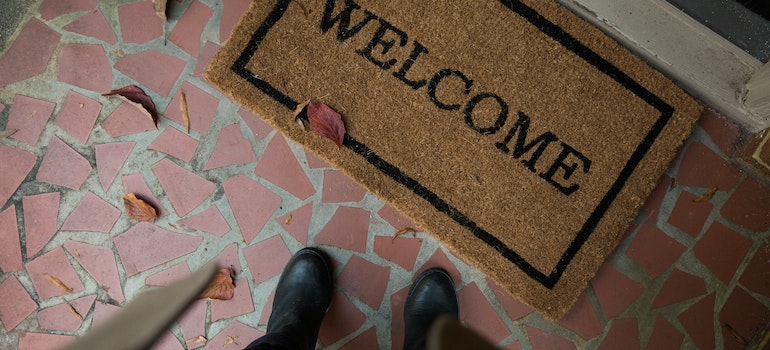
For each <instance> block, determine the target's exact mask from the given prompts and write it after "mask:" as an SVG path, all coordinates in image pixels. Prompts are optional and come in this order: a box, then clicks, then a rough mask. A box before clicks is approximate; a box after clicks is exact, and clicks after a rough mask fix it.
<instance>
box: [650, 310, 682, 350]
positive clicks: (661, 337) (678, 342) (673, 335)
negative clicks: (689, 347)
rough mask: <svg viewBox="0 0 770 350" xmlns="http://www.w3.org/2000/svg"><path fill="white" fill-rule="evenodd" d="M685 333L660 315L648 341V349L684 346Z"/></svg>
mask: <svg viewBox="0 0 770 350" xmlns="http://www.w3.org/2000/svg"><path fill="white" fill-rule="evenodd" d="M683 340H684V335H683V334H682V333H681V332H679V330H677V329H676V328H674V326H672V325H671V323H669V322H668V321H667V320H666V319H665V318H664V317H663V316H662V315H658V319H657V320H656V321H655V328H653V330H652V336H651V337H650V341H649V342H648V343H647V349H650V350H654V349H679V348H680V347H681V346H682V341H683Z"/></svg>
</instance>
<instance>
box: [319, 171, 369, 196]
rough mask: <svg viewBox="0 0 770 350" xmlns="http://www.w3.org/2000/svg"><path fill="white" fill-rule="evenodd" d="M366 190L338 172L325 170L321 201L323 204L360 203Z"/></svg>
mask: <svg viewBox="0 0 770 350" xmlns="http://www.w3.org/2000/svg"><path fill="white" fill-rule="evenodd" d="M365 195H366V189H364V188H363V187H361V185H359V184H358V183H356V182H355V181H353V179H351V178H350V177H348V176H347V175H345V174H344V173H343V172H341V171H339V170H325V171H324V184H323V196H322V199H321V200H322V201H323V202H324V203H343V202H360V201H361V200H362V199H364V196H365Z"/></svg>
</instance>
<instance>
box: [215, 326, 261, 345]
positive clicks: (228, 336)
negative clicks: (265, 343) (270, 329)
mask: <svg viewBox="0 0 770 350" xmlns="http://www.w3.org/2000/svg"><path fill="white" fill-rule="evenodd" d="M263 335H265V333H264V332H262V331H258V330H256V329H254V328H251V327H249V326H247V325H245V324H243V323H241V322H239V321H233V322H231V323H230V324H229V325H228V326H227V327H225V329H223V330H222V331H221V332H219V333H217V335H216V336H214V337H213V338H209V341H208V342H207V343H206V350H220V349H222V350H241V349H243V348H245V347H246V346H247V345H249V343H251V342H252V341H254V340H256V339H257V338H259V337H261V336H263ZM207 338H208V337H207Z"/></svg>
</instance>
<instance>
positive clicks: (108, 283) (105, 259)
mask: <svg viewBox="0 0 770 350" xmlns="http://www.w3.org/2000/svg"><path fill="white" fill-rule="evenodd" d="M64 248H66V249H67V251H68V252H69V253H70V255H72V256H73V257H75V260H77V261H78V263H79V264H80V265H81V266H83V268H84V269H86V271H88V273H89V274H90V275H91V277H93V278H94V280H96V283H98V284H99V285H100V286H104V287H106V288H105V289H106V291H107V294H108V295H109V296H110V298H112V299H113V300H115V301H116V302H118V303H119V304H122V303H123V301H125V296H124V295H123V286H122V285H121V283H120V274H119V273H118V267H117V263H116V261H115V253H113V251H112V249H110V248H107V247H102V246H97V245H92V244H87V243H81V242H76V241H72V240H68V241H67V242H64Z"/></svg>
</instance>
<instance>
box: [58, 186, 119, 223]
mask: <svg viewBox="0 0 770 350" xmlns="http://www.w3.org/2000/svg"><path fill="white" fill-rule="evenodd" d="M119 217H120V210H118V208H115V207H113V206H112V205H111V204H110V203H107V202H106V201H104V200H103V199H101V198H99V197H97V196H96V195H95V194H93V192H88V193H86V196H85V197H83V200H82V201H80V204H78V206H77V207H76V208H75V210H74V211H73V212H72V214H70V216H68V217H67V220H65V221H64V224H63V225H62V227H61V229H62V230H64V231H90V232H104V233H109V232H110V230H112V226H113V225H115V222H116V221H118V218H119Z"/></svg>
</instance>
